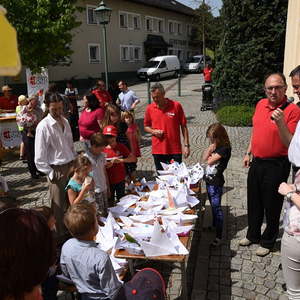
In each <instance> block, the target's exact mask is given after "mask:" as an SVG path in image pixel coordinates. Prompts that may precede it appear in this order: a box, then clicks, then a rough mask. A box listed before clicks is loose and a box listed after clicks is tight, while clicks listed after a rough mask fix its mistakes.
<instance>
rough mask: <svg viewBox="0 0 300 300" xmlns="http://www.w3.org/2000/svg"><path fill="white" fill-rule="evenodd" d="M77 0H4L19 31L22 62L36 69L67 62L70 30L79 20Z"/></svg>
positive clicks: (10, 17) (3, 2)
mask: <svg viewBox="0 0 300 300" xmlns="http://www.w3.org/2000/svg"><path fill="white" fill-rule="evenodd" d="M76 2H77V1H76V0H2V1H1V5H3V6H4V7H5V8H6V9H7V11H8V12H7V18H8V20H9V21H10V22H11V23H12V24H13V26H14V27H15V29H16V30H17V34H18V44H19V51H20V54H21V60H22V64H23V65H25V66H27V67H29V68H30V69H32V70H33V71H39V70H40V68H41V67H46V66H49V65H57V64H68V62H69V61H70V55H71V54H72V50H71V48H70V45H71V42H72V33H71V30H72V29H74V28H76V27H77V26H79V25H80V22H78V21H77V20H76V16H75V13H76V11H77V10H78V9H79V8H78V7H76Z"/></svg>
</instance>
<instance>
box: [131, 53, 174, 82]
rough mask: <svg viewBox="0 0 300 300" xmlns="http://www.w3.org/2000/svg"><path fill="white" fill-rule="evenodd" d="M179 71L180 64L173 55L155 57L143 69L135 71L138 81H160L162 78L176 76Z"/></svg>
mask: <svg viewBox="0 0 300 300" xmlns="http://www.w3.org/2000/svg"><path fill="white" fill-rule="evenodd" d="M179 70H180V62H179V59H178V57H177V56H175V55H166V56H157V57H153V58H151V59H150V60H149V61H148V62H147V63H146V64H145V65H144V66H143V68H141V69H139V70H138V71H137V76H138V77H139V78H140V79H147V78H150V79H154V80H160V79H161V78H164V77H169V76H177V75H178V72H179Z"/></svg>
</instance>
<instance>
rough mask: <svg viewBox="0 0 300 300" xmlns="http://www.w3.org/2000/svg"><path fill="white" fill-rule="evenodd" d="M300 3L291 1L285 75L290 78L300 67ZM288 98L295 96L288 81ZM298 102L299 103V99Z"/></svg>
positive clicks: (285, 53) (286, 42)
mask: <svg viewBox="0 0 300 300" xmlns="http://www.w3.org/2000/svg"><path fill="white" fill-rule="evenodd" d="M299 15H300V1H299V0H289V6H288V15H287V25H286V38H285V51H284V75H285V76H286V78H289V74H290V72H291V71H292V70H293V69H294V68H295V67H297V66H298V65H300V18H299ZM287 95H288V96H294V95H293V89H292V86H291V84H290V81H289V80H288V90H287ZM295 98H296V101H298V99H297V97H295Z"/></svg>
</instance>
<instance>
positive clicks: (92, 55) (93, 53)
mask: <svg viewBox="0 0 300 300" xmlns="http://www.w3.org/2000/svg"><path fill="white" fill-rule="evenodd" d="M88 51H89V63H90V64H97V63H100V45H99V44H88Z"/></svg>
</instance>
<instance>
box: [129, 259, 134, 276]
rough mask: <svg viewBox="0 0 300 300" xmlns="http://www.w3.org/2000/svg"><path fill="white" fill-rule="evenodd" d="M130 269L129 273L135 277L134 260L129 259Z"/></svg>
mask: <svg viewBox="0 0 300 300" xmlns="http://www.w3.org/2000/svg"><path fill="white" fill-rule="evenodd" d="M128 267H129V272H130V275H131V276H133V275H134V268H133V259H130V258H129V259H128Z"/></svg>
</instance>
